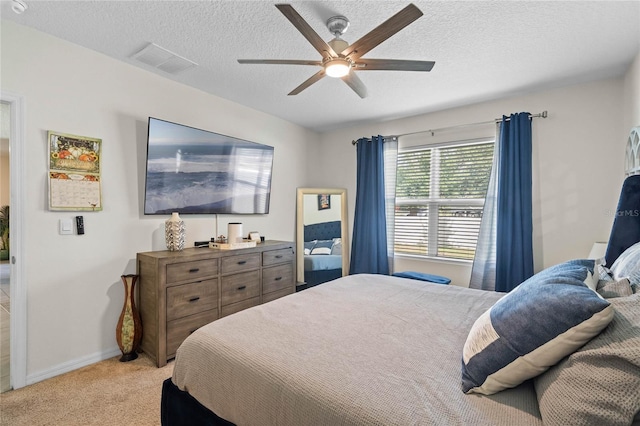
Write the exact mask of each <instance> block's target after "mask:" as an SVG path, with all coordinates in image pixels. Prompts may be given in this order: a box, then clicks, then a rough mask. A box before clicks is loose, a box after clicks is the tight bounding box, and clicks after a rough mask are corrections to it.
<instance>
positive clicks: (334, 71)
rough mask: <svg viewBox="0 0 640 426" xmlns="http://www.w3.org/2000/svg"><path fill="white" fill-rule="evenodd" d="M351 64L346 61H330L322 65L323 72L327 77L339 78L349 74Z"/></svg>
mask: <svg viewBox="0 0 640 426" xmlns="http://www.w3.org/2000/svg"><path fill="white" fill-rule="evenodd" d="M350 69H351V63H350V62H349V61H347V60H346V59H332V60H331V61H328V62H327V63H326V64H325V65H324V72H325V73H326V74H327V75H328V76H329V77H335V78H340V77H344V76H345V75H347V74H349V70H350Z"/></svg>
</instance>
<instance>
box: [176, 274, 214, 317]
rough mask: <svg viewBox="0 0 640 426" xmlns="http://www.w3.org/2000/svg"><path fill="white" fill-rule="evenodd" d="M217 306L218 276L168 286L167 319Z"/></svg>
mask: <svg viewBox="0 0 640 426" xmlns="http://www.w3.org/2000/svg"><path fill="white" fill-rule="evenodd" d="M217 307H218V279H217V278H216V279H213V280H204V281H198V282H195V283H189V284H182V285H177V286H173V287H169V288H167V321H171V320H174V319H178V318H182V317H186V316H188V315H193V314H197V313H198V312H203V311H208V310H210V309H215V308H217Z"/></svg>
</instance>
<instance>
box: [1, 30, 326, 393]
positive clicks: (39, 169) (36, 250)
mask: <svg viewBox="0 0 640 426" xmlns="http://www.w3.org/2000/svg"><path fill="white" fill-rule="evenodd" d="M1 31H2V33H1V35H2V45H1V47H2V69H1V78H2V80H1V84H2V89H3V90H8V91H10V92H12V93H15V94H19V95H22V96H24V99H25V103H26V110H27V116H26V137H25V139H26V145H27V146H26V147H25V157H26V159H27V160H26V163H27V165H28V168H29V169H28V171H27V173H26V174H27V176H28V177H27V182H26V184H25V188H26V189H27V196H26V207H25V210H26V212H27V213H26V216H25V217H24V220H25V225H26V226H25V229H26V235H25V244H24V245H25V248H26V259H23V261H24V262H25V263H24V265H25V270H26V274H25V275H26V277H25V282H24V285H25V286H26V289H27V300H28V310H27V316H28V324H27V337H28V343H27V351H28V360H27V382H28V383H30V382H33V381H37V380H41V379H43V378H46V377H49V376H51V375H53V374H56V373H60V372H63V371H66V370H69V369H73V368H77V367H78V366H79V365H81V364H83V363H85V364H86V363H89V362H93V361H97V360H98V359H102V358H104V357H108V356H113V355H116V354H117V353H118V348H117V344H116V340H115V327H116V324H117V321H118V316H119V314H120V310H121V308H122V303H123V297H124V295H123V285H122V283H121V281H120V275H122V274H124V273H134V272H135V256H136V253H137V252H140V251H149V250H163V249H165V248H166V247H165V245H164V220H165V219H166V217H157V216H151V217H145V216H144V215H143V214H142V197H143V196H144V171H145V156H146V133H147V118H148V117H149V116H154V117H158V118H162V119H166V120H170V121H174V122H178V123H183V124H187V125H190V126H194V127H199V128H203V129H207V130H212V131H215V132H219V133H222V134H227V135H230V136H235V137H238V138H243V139H248V140H251V141H254V142H259V143H264V144H268V145H272V146H274V147H275V159H274V169H273V182H272V194H271V210H270V214H269V215H264V216H236V217H232V216H221V217H220V218H219V224H218V225H219V230H218V234H220V233H226V224H227V223H228V222H231V221H241V222H243V223H244V224H245V227H244V228H245V229H251V230H257V231H259V232H260V233H261V234H262V235H265V236H266V237H267V239H280V240H288V241H293V239H294V236H295V203H296V188H297V187H298V186H304V185H305V183H306V182H305V181H306V172H305V169H306V163H305V161H306V158H307V155H306V151H307V145H308V144H311V143H313V142H315V143H317V141H318V135H317V134H315V133H313V132H310V131H307V130H305V129H303V128H301V127H299V126H296V125H293V124H291V123H288V122H286V121H283V120H281V119H278V118H275V117H273V116H269V115H267V114H264V113H261V112H258V111H255V110H251V109H249V108H247V107H244V106H242V105H238V104H235V103H232V102H229V101H226V100H223V99H220V98H217V97H214V96H211V95H209V94H206V93H204V92H201V91H198V90H195V89H192V88H189V87H187V86H184V85H181V84H177V83H175V82H172V81H170V80H168V79H165V78H161V77H159V76H157V75H155V74H152V73H149V72H146V71H144V70H141V69H138V68H135V67H132V66H130V65H127V64H124V63H120V62H118V61H115V60H113V59H111V58H108V57H106V56H104V55H101V54H99V53H96V52H92V51H90V50H88V49H85V48H82V47H79V46H76V45H73V44H70V43H67V42H65V41H62V40H60V39H56V38H53V37H51V36H48V35H45V34H43V33H40V32H37V31H34V30H31V29H28V28H26V27H22V26H19V25H17V24H14V23H11V22H7V21H2V28H1ZM48 130H55V131H58V132H63V133H71V134H75V135H82V136H91V137H96V138H101V139H102V141H103V155H102V179H103V194H102V195H103V198H102V202H103V206H104V210H103V211H102V212H95V213H86V212H85V213H67V212H52V211H48V209H47V206H48V204H47V168H48V162H47V144H46V133H47V131H48ZM76 214H83V215H84V217H85V227H86V234H85V235H83V236H78V235H73V236H61V235H58V221H59V219H63V218H71V217H73V216H75V215H76ZM183 219H184V220H185V224H186V228H187V246H191V245H192V244H193V241H195V240H206V239H209V238H210V237H212V236H214V235H215V223H216V220H215V219H214V216H204V217H195V216H188V215H185V216H184V218H183Z"/></svg>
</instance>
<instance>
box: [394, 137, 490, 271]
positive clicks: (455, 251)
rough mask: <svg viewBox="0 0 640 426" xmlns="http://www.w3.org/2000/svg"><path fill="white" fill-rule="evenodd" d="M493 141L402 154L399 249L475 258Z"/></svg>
mask: <svg viewBox="0 0 640 426" xmlns="http://www.w3.org/2000/svg"><path fill="white" fill-rule="evenodd" d="M493 145H494V141H493V140H482V141H474V142H461V143H455V144H446V145H438V146H429V147H424V146H423V147H419V148H411V149H405V150H402V151H400V152H399V153H398V169H397V183H396V209H395V247H394V251H395V253H396V254H409V255H416V256H429V257H443V258H451V259H464V260H473V257H474V255H475V250H476V242H477V241H478V232H479V230H480V220H481V218H482V209H483V206H484V198H485V196H486V193H487V186H488V184H489V176H490V174H491V164H492V162H493Z"/></svg>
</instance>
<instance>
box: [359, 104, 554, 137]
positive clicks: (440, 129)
mask: <svg viewBox="0 0 640 426" xmlns="http://www.w3.org/2000/svg"><path fill="white" fill-rule="evenodd" d="M548 115H549V114H548V112H547V111H546V110H545V111H542V112H540V113H538V114H529V118H547V116H548ZM509 120H511V119H510V118H509V117H507V119H506V121H509ZM501 121H502V118H496V119H494V120H490V121H480V122H478V123H468V124H458V125H456V126H447V127H440V128H438V129H429V130H421V131H419V132H412V133H403V134H401V135H392V136H383V138H384V139H393V138H399V137H401V136H409V135H417V134H419V133H431V136H433V135H434V133H435V132H441V131H443V130H451V129H459V128H462V127H472V126H480V125H483V124H491V123H499V122H501ZM370 140H371V139H367V141H370ZM357 143H358V141H356V140H352V141H351V145H356V144H357Z"/></svg>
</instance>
